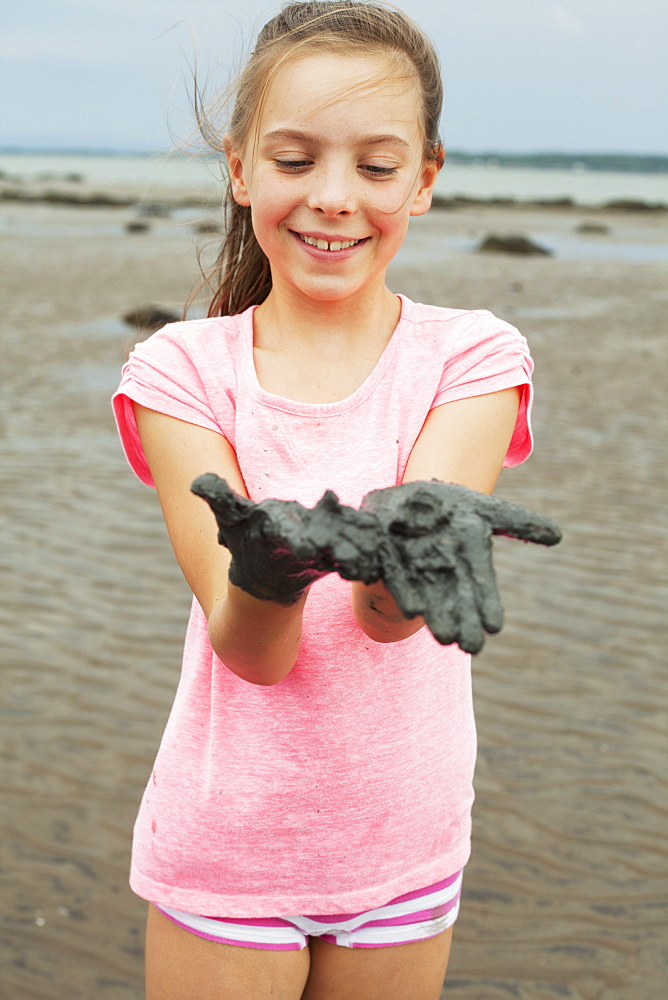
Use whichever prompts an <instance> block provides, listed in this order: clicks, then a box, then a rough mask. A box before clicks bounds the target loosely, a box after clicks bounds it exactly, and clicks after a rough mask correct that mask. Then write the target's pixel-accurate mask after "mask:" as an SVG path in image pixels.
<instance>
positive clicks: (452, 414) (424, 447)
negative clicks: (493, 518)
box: [352, 386, 521, 642]
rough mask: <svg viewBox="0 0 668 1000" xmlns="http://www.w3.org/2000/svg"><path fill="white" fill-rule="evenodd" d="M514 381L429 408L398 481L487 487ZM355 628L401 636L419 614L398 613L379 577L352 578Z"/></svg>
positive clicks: (514, 403) (510, 415)
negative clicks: (354, 580)
mask: <svg viewBox="0 0 668 1000" xmlns="http://www.w3.org/2000/svg"><path fill="white" fill-rule="evenodd" d="M520 393H521V390H520V388H519V386H514V387H513V388H510V389H503V390H501V391H500V392H493V393H489V394H488V395H485V396H472V397H471V398H470V399H460V400H456V401H454V402H452V403H444V404H443V405H442V406H437V407H436V408H435V409H433V410H432V411H431V412H430V413H429V415H428V417H427V419H426V420H425V422H424V426H423V427H422V430H421V431H420V434H419V436H418V439H417V441H416V442H415V445H414V447H413V450H412V452H411V454H410V457H409V459H408V464H407V466H406V472H405V474H404V478H403V482H405V483H411V482H416V481H418V480H429V479H439V480H441V482H444V483H457V484H459V485H460V486H467V487H468V488H469V489H471V490H476V491H477V492H478V493H492V492H493V491H494V487H495V486H496V481H497V479H498V478H499V473H500V471H501V468H502V466H503V460H504V458H505V455H506V452H507V450H508V445H509V444H510V439H511V437H512V434H513V430H514V427H515V422H516V420H517V413H518V411H519V405H520ZM352 604H353V613H354V615H355V619H356V621H357V624H358V625H359V626H360V628H361V629H362V630H363V631H364V632H365V633H366V635H368V636H369V638H370V639H373V640H374V641H375V642H397V641H398V640H401V639H407V638H408V637H409V636H411V635H413V634H414V633H415V632H417V631H418V630H419V629H420V628H422V626H423V625H424V619H423V618H420V617H417V618H412V619H407V618H404V616H403V615H402V613H401V611H400V610H399V608H398V607H397V604H396V602H395V600H394V598H393V597H392V595H391V594H390V593H389V591H388V590H387V589H386V587H385V586H384V585H383V583H382V582H379V583H374V584H372V585H371V586H365V585H364V584H363V583H353V584H352Z"/></svg>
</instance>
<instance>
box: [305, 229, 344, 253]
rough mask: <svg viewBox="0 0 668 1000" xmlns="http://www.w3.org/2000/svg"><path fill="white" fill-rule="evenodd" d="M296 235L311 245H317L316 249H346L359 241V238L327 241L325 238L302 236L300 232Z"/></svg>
mask: <svg viewBox="0 0 668 1000" xmlns="http://www.w3.org/2000/svg"><path fill="white" fill-rule="evenodd" d="M298 235H299V239H300V240H302V241H303V242H304V243H308V245H309V246H311V247H317V248H318V250H347V249H348V247H354V246H356V245H357V244H358V243H359V240H332V242H331V243H328V242H327V240H317V239H315V237H314V236H302V235H301V233H299V234H298Z"/></svg>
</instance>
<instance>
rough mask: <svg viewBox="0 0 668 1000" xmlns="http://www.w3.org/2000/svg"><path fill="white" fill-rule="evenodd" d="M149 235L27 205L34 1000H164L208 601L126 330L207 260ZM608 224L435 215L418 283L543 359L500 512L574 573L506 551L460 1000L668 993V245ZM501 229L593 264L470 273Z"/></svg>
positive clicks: (12, 211)
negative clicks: (183, 791) (194, 604)
mask: <svg viewBox="0 0 668 1000" xmlns="http://www.w3.org/2000/svg"><path fill="white" fill-rule="evenodd" d="M134 214H135V213H134V210H133V209H130V208H128V209H105V208H86V209H83V208H73V207H67V206H57V205H40V204H26V205H20V204H7V205H6V206H5V207H4V208H3V216H4V222H3V235H2V254H3V260H4V263H3V264H2V267H1V268H0V289H1V296H2V302H3V309H2V317H1V321H2V327H3V349H2V356H3V369H4V381H5V387H4V392H3V402H2V407H3V416H4V422H5V439H4V444H3V451H4V460H3V473H2V474H3V490H2V496H1V503H2V513H3V522H4V523H3V529H2V530H3V561H4V563H5V568H6V573H5V576H4V583H3V587H4V597H5V600H4V608H5V610H4V612H3V623H2V625H3V641H4V648H5V655H4V667H3V670H2V674H1V675H0V676H1V677H2V693H3V708H2V712H3V724H2V729H3V738H4V750H3V767H2V777H1V796H0V798H1V802H2V814H3V828H4V829H3V842H4V848H3V861H4V886H3V892H2V904H1V905H2V911H3V922H2V931H0V968H1V969H2V972H1V973H0V976H1V977H2V979H1V980H0V983H1V990H0V992H2V995H3V996H6V997H7V998H8V1000H79V998H81V1000H140V998H141V996H142V985H141V982H142V936H143V921H144V904H143V903H142V902H141V901H140V900H137V899H136V898H135V897H134V896H133V895H132V893H131V892H130V890H129V888H128V886H127V869H128V857H129V848H130V835H131V829H132V824H133V821H134V816H135V812H136V808H137V804H138V801H139V797H140V795H141V792H142V789H143V784H144V782H145V780H146V777H147V775H148V773H149V770H150V767H151V763H152V760H153V756H154V754H155V751H156V749H157V745H158V741H159V738H160V734H161V731H162V728H163V725H164V722H165V719H166V716H167V712H168V710H169V706H170V703H171V698H172V695H173V692H174V688H175V685H176V681H177V676H178V670H179V660H180V651H181V643H182V638H183V633H184V628H185V622H186V618H187V610H188V603H189V598H188V592H187V588H186V585H185V583H183V581H182V579H181V577H180V573H179V571H178V569H177V567H176V564H175V561H174V558H173V556H172V554H171V550H170V548H169V545H168V543H167V539H166V535H165V531H164V527H163V523H162V519H161V515H160V512H159V508H158V505H157V501H156V499H155V496H154V495H153V493H152V492H151V491H149V490H147V489H146V488H144V487H142V486H141V485H140V484H139V483H138V482H137V481H135V480H134V477H133V476H132V474H131V472H130V470H129V468H128V467H127V466H126V465H125V460H124V458H123V456H122V454H121V450H120V446H119V444H118V441H117V438H116V435H115V430H114V426H113V423H112V418H111V412H110V408H109V402H108V398H109V395H110V393H111V391H112V390H113V388H114V386H115V384H116V383H117V380H118V372H119V369H120V365H121V363H122V361H123V358H124V354H125V351H126V349H127V348H128V347H130V346H131V345H132V344H133V342H134V340H135V339H136V337H135V335H134V332H133V331H132V330H130V329H129V328H127V327H124V326H123V324H122V323H121V322H120V321H119V317H120V316H121V315H122V314H123V313H124V312H126V311H127V310H128V309H131V308H135V307H138V306H141V305H144V304H147V303H153V304H155V305H160V306H161V307H163V308H175V309H177V310H178V309H180V306H181V304H182V302H183V299H184V298H185V296H186V294H187V292H188V291H189V289H190V287H191V284H192V282H193V279H194V277H195V275H196V263H195V255H194V250H193V247H194V238H193V232H192V229H191V227H190V226H189V225H188V224H186V221H187V220H186V221H184V222H183V223H182V224H181V225H176V224H175V223H174V222H173V221H171V220H169V219H163V220H151V225H152V229H151V231H150V232H148V233H146V234H136V235H128V234H126V233H125V231H124V228H123V226H124V223H125V222H126V221H128V220H129V219H131V218H133V217H134ZM590 216H591V213H587V212H586V211H585V210H568V211H563V212H558V211H556V210H547V209H546V210H539V209H532V210H528V209H524V210H523V209H516V208H515V209H513V208H507V209H504V208H500V207H483V206H477V207H475V206H474V207H470V208H466V209H459V210H457V211H453V212H444V211H441V212H434V213H433V214H432V215H430V216H429V217H427V218H426V219H424V220H418V222H417V224H416V225H415V227H414V229H413V231H412V232H411V235H410V236H409V242H408V245H407V247H406V251H405V253H403V254H402V257H401V260H400V261H399V262H398V263H397V264H396V265H395V266H394V268H393V273H392V281H391V284H392V286H393V287H394V288H395V289H397V290H401V291H403V292H405V293H406V294H408V295H409V296H411V297H412V298H415V299H419V300H423V301H428V302H433V303H436V304H442V305H453V306H460V307H485V308H489V309H492V310H493V311H495V312H497V313H498V314H499V315H501V316H503V317H505V318H508V319H510V320H511V321H514V322H516V324H517V325H518V326H520V328H521V329H522V331H523V332H524V333H525V334H526V336H527V337H528V339H529V341H530V344H531V347H532V351H533V354H534V356H535V360H536V365H537V375H536V389H537V401H536V406H535V409H534V427H535V432H536V452H535V455H534V456H533V457H532V458H531V459H530V461H529V462H528V463H527V464H526V465H525V466H523V467H522V468H520V469H517V470H513V471H509V472H506V473H504V474H503V476H502V480H501V482H500V485H499V489H498V493H499V495H501V496H503V497H505V498H507V499H510V500H513V501H517V502H520V503H523V504H524V505H525V506H528V507H531V508H533V509H535V510H538V511H541V512H543V513H546V514H549V515H550V516H552V517H553V518H554V519H555V520H556V521H558V523H559V524H560V525H561V526H562V528H563V529H564V533H565V537H564V541H563V542H562V544H561V545H560V546H558V547H557V548H556V549H552V550H542V549H537V548H536V547H533V546H523V545H520V544H517V543H513V542H510V541H508V540H506V539H500V540H498V541H497V543H496V554H497V559H496V561H497V567H498V572H499V576H500V580H501V588H502V594H503V597H504V603H505V607H506V618H507V623H506V626H505V628H504V631H503V632H502V633H501V635H500V636H497V637H495V638H492V639H490V640H489V641H488V642H487V645H486V646H485V649H484V651H483V652H482V654H481V655H480V656H479V657H477V658H476V660H475V661H474V676H475V692H476V705H477V717H478V726H479V743H480V749H479V763H478V769H477V779H476V787H477V802H476V806H475V814H474V816H475V823H474V844H473V856H472V860H471V862H470V865H469V867H468V869H467V874H466V878H465V883H464V898H463V906H462V912H461V917H460V920H459V922H458V924H457V929H456V932H455V945H454V948H453V957H452V961H451V966H450V974H449V979H448V984H447V986H446V988H445V990H444V996H445V997H451V998H453V1000H455V998H457V1000H507V998H509V997H510V998H518V1000H547V998H550V1000H551V998H563V997H569V998H574V1000H659V998H660V997H663V995H664V993H663V989H664V983H665V975H666V968H667V965H668V940H667V934H666V909H665V901H666V895H667V891H666V890H667V886H666V882H667V879H666V874H667V871H668V845H667V842H666V841H667V837H666V832H667V831H668V809H667V808H666V795H665V753H666V729H665V720H666V718H667V717H668V715H667V714H666V713H667V711H668V694H667V691H668V685H667V684H666V673H665V659H666V658H665V647H666V629H665V615H664V611H665V606H666V593H667V586H666V577H665V554H666V521H665V514H664V513H663V510H664V508H665V496H666V485H667V484H666V476H665V464H666V463H665V459H666V456H665V445H663V442H664V441H665V432H666V418H665V371H666V343H667V338H666V329H665V327H666V323H665V316H666V302H667V299H668V295H667V294H666V291H665V288H666V275H667V271H668V267H667V266H666V264H663V263H661V262H659V261H657V262H654V263H652V262H651V256H652V254H651V250H650V251H648V256H647V258H646V259H645V260H644V261H643V260H638V258H637V254H636V260H635V262H634V261H633V260H629V259H624V252H623V250H620V249H619V248H620V247H622V245H623V244H625V245H633V246H635V247H638V246H645V247H646V248H651V247H654V248H656V247H658V246H659V245H660V244H661V243H662V242H663V243H664V245H665V239H666V227H667V225H668V223H667V222H666V217H665V216H658V215H657V216H651V217H650V216H644V215H638V214H628V213H608V214H605V216H602V215H601V214H600V213H598V214H597V215H596V221H598V222H601V221H605V222H606V223H607V224H608V225H609V226H610V229H611V234H610V235H607V236H606V235H598V236H596V235H589V236H584V235H582V236H577V235H575V226H576V225H577V224H578V223H579V222H581V221H583V220H585V219H588V218H590ZM490 231H502V232H503V231H522V232H527V233H529V234H531V235H535V236H536V238H538V236H539V235H542V236H543V237H545V235H546V234H547V235H549V234H550V233H552V234H553V235H554V236H555V238H560V239H561V240H562V243H563V241H564V240H565V239H566V237H568V240H567V242H568V241H570V242H571V244H575V243H577V244H578V246H580V249H581V253H580V255H579V256H578V254H577V253H575V252H574V251H572V250H571V251H569V252H564V254H563V255H562V256H559V255H557V256H555V257H551V258H542V257H540V258H515V257H510V256H505V255H496V254H494V255H482V254H474V253H471V252H470V249H468V248H467V241H469V242H470V241H471V240H472V239H474V238H477V237H478V236H482V235H484V234H485V233H487V232H490ZM445 236H447V239H448V240H450V243H447V240H446V244H447V245H444V246H442V243H443V239H444V238H445ZM204 239H205V241H206V240H210V239H211V237H205V238H204ZM587 240H589V241H593V242H590V244H589V245H588V246H587V245H586V242H585V241H587ZM457 241H459V242H457ZM602 245H605V246H607V247H609V248H612V249H609V250H608V251H606V254H607V256H605V255H604V256H601V252H600V249H599V251H598V252H597V250H596V247H599V248H600V247H601V246H602ZM615 247H617V251H618V252H617V251H615ZM569 253H570V256H569ZM615 254H616V256H615ZM629 255H630V252H629ZM629 255H627V256H629ZM641 257H642V255H641ZM360 1000H364V998H360Z"/></svg>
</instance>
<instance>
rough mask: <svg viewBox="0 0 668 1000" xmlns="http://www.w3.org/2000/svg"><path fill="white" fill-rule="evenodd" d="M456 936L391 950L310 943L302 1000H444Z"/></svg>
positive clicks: (448, 933) (446, 933)
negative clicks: (309, 963) (308, 966)
mask: <svg viewBox="0 0 668 1000" xmlns="http://www.w3.org/2000/svg"><path fill="white" fill-rule="evenodd" d="M452 931H453V928H452V927H450V928H449V930H447V931H444V932H443V933H442V934H439V935H437V936H436V937H433V938H428V939H427V940H426V941H415V942H412V943H411V944H400V945H394V946H393V947H390V948H343V947H341V946H340V945H335V944H329V943H328V942H327V941H320V940H319V939H318V938H310V939H309V946H310V950H311V969H310V972H309V976H308V980H307V983H306V989H305V990H304V995H303V998H302V1000H439V997H440V995H441V990H442V988H443V982H444V980H445V973H446V969H447V966H448V958H449V957H450V943H451V941H452Z"/></svg>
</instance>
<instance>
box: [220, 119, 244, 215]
mask: <svg viewBox="0 0 668 1000" xmlns="http://www.w3.org/2000/svg"><path fill="white" fill-rule="evenodd" d="M223 149H224V150H225V156H226V157H227V169H228V172H229V175H230V186H231V188H232V197H233V198H234V200H235V201H236V203H237V205H250V195H249V193H248V188H247V187H246V182H245V180H244V165H243V163H242V161H241V155H240V154H239V153H238V152H237V150H236V147H235V146H234V145H233V143H232V139H231V138H230V136H229V134H226V135H225V136H224V137H223Z"/></svg>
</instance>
